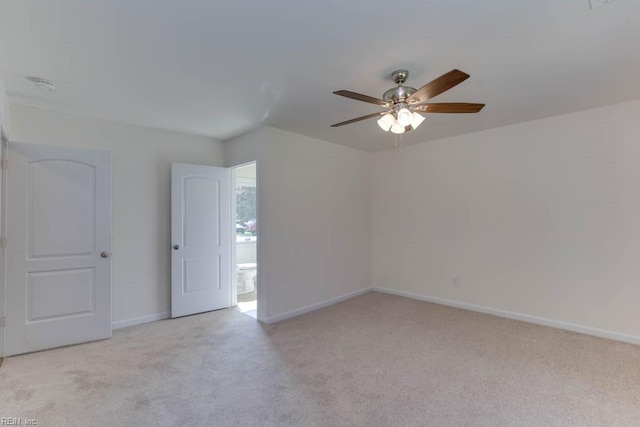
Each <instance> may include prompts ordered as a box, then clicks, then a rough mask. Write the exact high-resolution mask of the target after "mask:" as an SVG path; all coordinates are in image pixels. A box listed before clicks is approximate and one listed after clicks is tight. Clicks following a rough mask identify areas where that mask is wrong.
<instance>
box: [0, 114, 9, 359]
mask: <svg viewBox="0 0 640 427" xmlns="http://www.w3.org/2000/svg"><path fill="white" fill-rule="evenodd" d="M0 141H1V143H2V152H1V159H2V162H3V164H4V162H5V161H7V160H8V156H9V138H7V134H6V133H5V130H4V127H3V126H2V123H0ZM0 174H2V179H1V180H0V181H1V183H2V185H0V236H2V237H3V238H4V237H5V236H6V235H7V169H6V168H4V167H3V168H2V170H0ZM6 252H7V251H6V249H4V248H2V249H0V270H1V271H2V274H0V318H2V319H6V315H7V314H6V313H7V311H6V275H7V268H6V267H7V261H6ZM5 329H6V326H3V325H0V357H4V355H5V350H4V348H5V346H4V333H5Z"/></svg>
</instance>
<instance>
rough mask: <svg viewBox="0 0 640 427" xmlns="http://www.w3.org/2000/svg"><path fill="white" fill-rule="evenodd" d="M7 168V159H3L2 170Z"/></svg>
mask: <svg viewBox="0 0 640 427" xmlns="http://www.w3.org/2000/svg"><path fill="white" fill-rule="evenodd" d="M7 169H9V160H3V161H2V170H7Z"/></svg>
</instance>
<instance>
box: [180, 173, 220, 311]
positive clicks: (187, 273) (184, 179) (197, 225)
mask: <svg viewBox="0 0 640 427" xmlns="http://www.w3.org/2000/svg"><path fill="white" fill-rule="evenodd" d="M171 175H172V178H171V179H172V182H171V236H172V245H173V250H172V254H171V271H172V273H171V274H172V277H171V317H178V316H185V315H189V314H195V313H201V312H203V311H210V310H217V309H220V308H226V307H230V306H231V264H230V263H231V229H232V224H231V193H230V192H231V173H230V170H229V169H226V168H216V167H212V166H199V165H189V164H183V163H174V164H173V165H172V168H171Z"/></svg>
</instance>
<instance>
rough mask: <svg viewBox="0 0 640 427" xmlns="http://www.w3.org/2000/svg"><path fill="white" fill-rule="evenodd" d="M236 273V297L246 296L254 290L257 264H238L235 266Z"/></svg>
mask: <svg viewBox="0 0 640 427" xmlns="http://www.w3.org/2000/svg"><path fill="white" fill-rule="evenodd" d="M236 273H237V276H238V295H241V294H248V293H249V292H253V291H255V290H256V275H257V273H258V264H256V263H254V262H247V263H243V264H238V265H236Z"/></svg>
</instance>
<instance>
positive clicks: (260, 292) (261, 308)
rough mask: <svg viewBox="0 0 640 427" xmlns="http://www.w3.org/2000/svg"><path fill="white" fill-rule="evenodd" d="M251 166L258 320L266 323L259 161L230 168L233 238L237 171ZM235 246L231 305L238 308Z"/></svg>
mask: <svg viewBox="0 0 640 427" xmlns="http://www.w3.org/2000/svg"><path fill="white" fill-rule="evenodd" d="M250 164H255V165H256V194H257V197H256V222H257V224H258V230H257V231H256V264H258V271H257V273H258V274H257V276H256V301H257V307H256V318H257V320H258V321H259V322H264V319H265V318H266V317H267V316H266V313H267V289H266V280H264V277H265V274H264V267H263V265H264V264H263V263H262V247H263V246H262V240H263V236H264V233H263V232H262V230H263V229H264V228H263V225H262V224H261V222H262V213H261V206H262V203H261V199H262V196H261V195H262V191H261V190H260V162H259V161H258V159H253V160H248V161H246V162H243V163H239V164H235V165H233V166H230V168H231V169H232V171H233V173H232V174H231V187H232V188H231V190H232V191H231V209H232V212H233V218H234V221H233V227H234V230H233V236H234V239H235V235H236V232H235V226H236V224H235V218H236V212H237V207H236V173H235V170H236V169H237V168H240V167H243V166H247V165H250ZM233 243H234V244H233V245H232V247H231V262H232V264H231V265H232V267H233V277H234V280H233V284H232V286H231V305H232V306H234V307H235V306H236V305H237V304H238V281H237V279H236V265H237V263H236V246H237V244H236V242H235V240H234V242H233Z"/></svg>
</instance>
